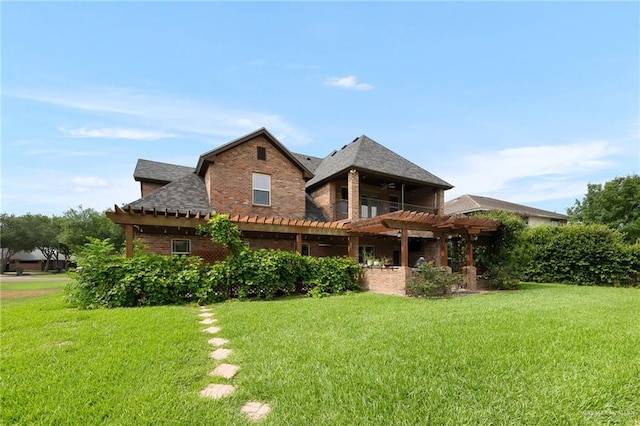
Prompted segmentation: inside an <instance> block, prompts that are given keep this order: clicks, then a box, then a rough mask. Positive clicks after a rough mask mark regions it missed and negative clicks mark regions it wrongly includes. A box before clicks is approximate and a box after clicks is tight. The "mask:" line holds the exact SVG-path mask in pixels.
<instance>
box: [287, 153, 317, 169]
mask: <svg viewBox="0 0 640 426" xmlns="http://www.w3.org/2000/svg"><path fill="white" fill-rule="evenodd" d="M293 155H294V156H295V157H296V158H297V159H298V161H300V162H301V163H302V164H303V165H304V166H305V167H306V168H307V169H309V171H311V173H315V172H316V169H317V168H318V166H319V165H320V163H322V158H319V157H312V156H311V155H306V154H298V153H295V152H294V153H293Z"/></svg>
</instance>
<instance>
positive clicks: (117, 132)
mask: <svg viewBox="0 0 640 426" xmlns="http://www.w3.org/2000/svg"><path fill="white" fill-rule="evenodd" d="M58 130H60V131H61V132H62V133H64V134H65V135H67V136H71V137H74V138H104V139H132V140H145V141H154V140H158V139H165V138H172V137H175V136H177V135H175V134H173V133H167V132H161V131H157V130H143V129H131V128H117V127H115V128H110V127H102V128H98V129H87V128H85V127H81V128H79V129H65V128H64V127H59V128H58Z"/></svg>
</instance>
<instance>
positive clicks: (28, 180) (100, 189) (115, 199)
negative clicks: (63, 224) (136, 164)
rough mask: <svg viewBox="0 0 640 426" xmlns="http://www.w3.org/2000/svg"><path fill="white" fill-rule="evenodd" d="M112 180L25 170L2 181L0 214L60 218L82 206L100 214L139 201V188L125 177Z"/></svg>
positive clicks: (48, 170) (128, 176) (120, 176)
mask: <svg viewBox="0 0 640 426" xmlns="http://www.w3.org/2000/svg"><path fill="white" fill-rule="evenodd" d="M117 175H118V176H119V177H117V178H115V179H114V178H112V177H106V176H99V175H73V174H71V173H67V172H66V171H62V170H53V169H40V170H36V171H34V170H25V171H23V172H20V173H14V174H12V175H11V176H6V177H4V179H3V183H2V186H3V188H2V189H3V190H2V211H3V212H10V213H15V214H24V213H26V212H29V211H31V212H34V213H36V212H37V213H42V214H46V215H61V214H62V213H63V212H64V211H66V210H68V209H69V208H72V207H76V206H78V205H82V206H83V207H85V208H93V209H95V210H97V211H103V210H105V209H107V208H113V205H114V204H117V205H121V204H123V203H126V202H131V201H133V200H136V199H138V198H140V186H139V185H138V184H137V182H134V181H133V179H131V177H130V175H129V174H124V173H119V174H117Z"/></svg>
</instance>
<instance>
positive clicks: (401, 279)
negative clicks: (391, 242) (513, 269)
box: [345, 211, 500, 295]
mask: <svg viewBox="0 0 640 426" xmlns="http://www.w3.org/2000/svg"><path fill="white" fill-rule="evenodd" d="M499 226H500V221H498V220H494V219H486V218H476V217H467V216H447V215H437V214H432V213H425V212H415V211H397V212H392V213H387V214H384V215H381V216H376V217H373V218H370V219H364V220H360V221H358V222H355V223H349V224H347V225H346V226H345V228H346V229H347V231H348V232H349V233H350V237H349V256H351V257H355V258H357V257H358V242H359V237H361V236H366V235H385V236H394V235H396V236H397V237H398V238H399V239H400V266H399V267H397V268H392V269H386V268H385V269H366V270H365V272H364V274H363V275H364V276H363V287H365V288H367V289H369V290H371V291H378V292H382V293H390V294H398V295H404V294H405V288H406V283H407V281H408V280H410V279H411V275H412V267H411V266H412V265H411V264H410V263H409V237H410V234H411V233H420V234H422V235H425V234H426V235H428V236H430V238H431V239H432V240H435V242H436V244H437V254H436V256H435V258H434V259H433V260H434V262H435V264H436V266H440V267H447V258H448V248H447V247H448V245H447V242H448V241H449V238H450V237H453V236H456V237H458V236H459V237H462V238H463V239H464V240H465V242H466V259H465V266H463V267H462V274H463V275H464V276H465V283H466V285H467V288H468V289H470V290H475V289H476V288H477V278H476V268H475V267H474V266H473V247H474V242H475V241H477V240H478V238H479V236H480V235H490V234H491V233H493V232H495V231H496V230H497V229H498V227H499Z"/></svg>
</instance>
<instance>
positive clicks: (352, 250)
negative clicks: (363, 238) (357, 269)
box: [348, 235, 360, 261]
mask: <svg viewBox="0 0 640 426" xmlns="http://www.w3.org/2000/svg"><path fill="white" fill-rule="evenodd" d="M359 240H360V239H359V238H358V237H356V236H355V235H350V236H349V240H348V251H349V257H352V258H354V259H355V260H356V261H358V260H359V259H358V244H359Z"/></svg>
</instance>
